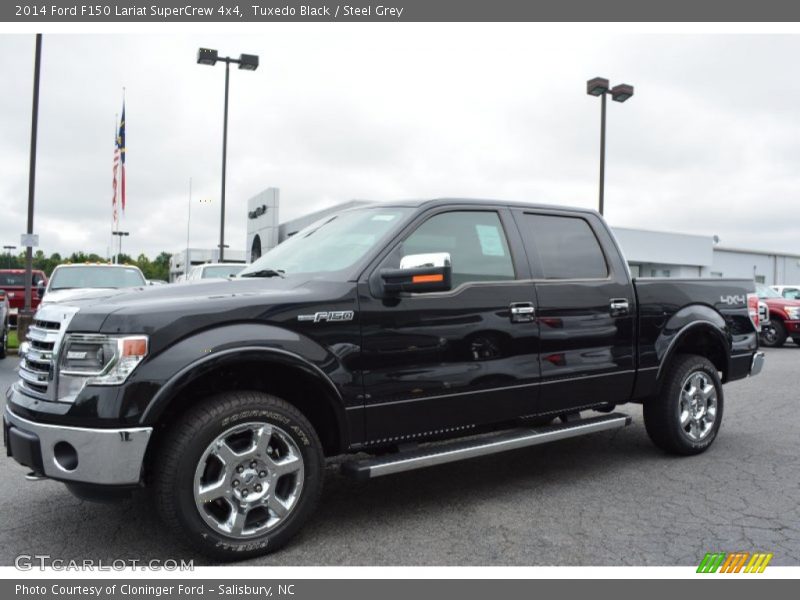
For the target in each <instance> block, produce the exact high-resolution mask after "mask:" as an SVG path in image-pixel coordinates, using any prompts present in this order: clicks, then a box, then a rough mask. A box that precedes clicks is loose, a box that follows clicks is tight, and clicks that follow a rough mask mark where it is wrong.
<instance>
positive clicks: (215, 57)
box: [197, 48, 258, 262]
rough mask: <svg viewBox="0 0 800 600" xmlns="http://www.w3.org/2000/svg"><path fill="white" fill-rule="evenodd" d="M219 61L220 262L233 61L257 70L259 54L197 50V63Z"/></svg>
mask: <svg viewBox="0 0 800 600" xmlns="http://www.w3.org/2000/svg"><path fill="white" fill-rule="evenodd" d="M217 62H224V63H225V108H224V114H223V121H222V193H221V194H220V219H219V262H223V260H224V252H225V171H226V167H227V158H228V87H229V80H230V66H231V63H234V64H237V65H239V70H241V71H255V70H256V69H257V68H258V56H256V55H255V54H240V55H239V58H232V57H230V56H220V55H219V53H218V52H217V51H216V50H212V49H210V48H200V49H199V50H198V51H197V64H198V65H207V66H209V67H213V66H214V65H216V64H217Z"/></svg>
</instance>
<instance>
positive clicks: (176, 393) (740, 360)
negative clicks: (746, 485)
mask: <svg viewBox="0 0 800 600" xmlns="http://www.w3.org/2000/svg"><path fill="white" fill-rule="evenodd" d="M752 292H753V282H752V281H746V280H724V279H696V280H689V279H672V280H668V279H665V280H657V279H637V280H635V281H632V280H631V276H630V273H629V270H628V267H627V265H626V262H625V260H624V258H623V256H622V253H621V251H620V249H619V247H618V246H617V244H616V242H615V240H614V238H613V236H612V234H611V232H610V230H609V229H608V227H607V226H606V224H605V223H604V221H603V220H602V218H601V217H600V216H599V215H598V214H597V213H595V212H593V211H588V210H579V209H566V208H556V207H546V206H537V205H527V204H514V203H508V202H494V201H491V202H489V201H475V200H471V201H468V200H433V201H425V202H402V203H397V204H375V205H367V206H365V207H361V208H356V209H352V210H349V211H345V212H341V213H339V214H338V215H335V216H331V217H327V218H325V219H323V220H322V221H320V222H317V223H315V224H314V225H312V226H310V227H308V228H307V229H305V230H303V231H300V232H299V233H297V234H296V235H294V236H293V237H291V238H289V239H288V240H287V241H285V242H283V243H282V244H280V245H279V246H277V247H276V248H274V249H272V250H270V251H269V252H267V253H266V254H264V255H263V256H262V257H261V258H260V259H258V260H257V261H255V262H254V263H253V264H251V265H250V266H248V267H247V268H245V269H244V271H242V272H241V274H240V276H239V277H238V278H236V279H233V280H228V281H224V280H218V281H211V282H196V283H188V284H178V285H172V286H160V287H154V288H147V289H139V290H135V291H130V290H128V291H125V290H120V291H119V293H117V294H116V295H111V296H107V297H105V298H103V299H100V300H97V299H95V300H86V301H81V302H76V303H74V304H70V303H65V304H54V305H51V306H47V305H45V306H43V307H42V308H41V309H40V310H39V312H38V313H37V315H36V319H35V324H34V326H33V327H31V329H30V333H29V343H28V344H26V345H25V347H23V348H22V351H21V355H22V358H21V362H20V367H19V375H20V379H19V381H18V382H17V383H15V384H14V385H13V386H12V387H11V388H10V389H9V391H8V392H7V404H6V408H5V412H4V423H5V427H4V429H5V440H6V446H7V449H8V452H9V454H10V455H11V456H12V457H13V458H14V459H15V460H16V461H18V462H19V463H22V464H23V465H26V466H27V467H28V468H29V469H30V471H31V473H30V474H29V477H30V478H40V477H46V478H52V479H56V480H60V481H63V482H64V483H66V484H67V486H68V487H69V488H70V489H71V490H72V491H73V492H75V493H76V494H78V495H80V496H83V497H94V496H111V495H114V494H123V493H125V492H128V491H129V490H130V489H132V488H134V487H138V486H144V487H147V488H150V489H151V490H152V493H153V495H154V497H155V502H156V505H157V506H158V509H159V511H160V513H161V516H162V517H163V519H164V520H165V522H166V523H167V524H168V525H169V526H170V527H171V528H172V529H174V530H175V531H176V532H177V533H178V535H179V536H181V537H182V539H183V540H184V541H185V542H186V543H188V544H191V545H193V546H194V547H196V548H198V549H200V550H202V551H204V552H206V553H207V554H209V555H212V556H215V557H218V558H221V559H235V558H244V557H247V556H253V555H257V554H263V553H265V552H268V551H270V550H274V549H276V548H278V547H280V546H281V545H282V544H284V543H285V542H286V541H287V540H288V539H289V538H290V537H291V536H292V535H293V534H294V533H295V532H297V530H298V529H299V528H300V526H301V525H302V524H303V522H304V521H306V519H307V518H308V517H309V515H310V513H311V512H312V510H313V509H314V506H315V504H316V503H317V500H318V498H319V497H320V491H321V486H322V482H323V474H324V471H325V459H326V457H331V456H336V455H343V454H350V455H353V456H350V457H348V458H346V459H345V460H343V461H342V471H343V472H344V473H345V474H347V475H349V476H352V477H355V478H360V479H366V478H370V477H377V476H382V475H388V474H391V473H397V472H399V471H404V470H408V469H414V468H419V467H427V466H431V465H437V464H441V463H445V462H450V461H454V460H459V459H465V458H470V457H474V456H478V455H485V454H490V453H494V452H500V451H504V450H510V449H514V448H520V447H524V446H532V445H535V444H540V443H544V442H550V441H555V440H560V439H564V438H568V437H572V436H578V435H583V434H588V433H592V432H597V431H603V430H608V429H612V428H616V427H622V426H624V425H626V424H627V423H628V422H629V421H630V418H629V417H628V416H627V415H624V414H619V413H614V412H612V411H613V410H614V408H615V407H616V406H618V405H620V404H624V403H627V402H636V403H641V404H643V411H644V424H645V426H646V428H647V432H648V434H649V435H650V437H651V438H652V440H653V442H655V444H656V445H657V446H659V447H660V448H662V449H663V450H665V451H667V452H670V453H675V454H683V455H689V454H696V453H699V452H702V451H704V450H706V449H707V448H708V447H709V446H710V445H711V444H712V442H713V441H714V439H715V437H716V436H717V434H718V431H719V427H720V422H721V420H722V413H723V388H722V384H723V383H725V382H727V381H733V380H736V379H741V378H743V377H746V376H747V375H754V374H756V373H758V371H760V370H761V367H762V364H763V360H764V356H763V354H762V353H761V352H758V338H757V335H758V331H757V330H758V299H757V297H756V296H755V294H753V293H752ZM581 411H583V412H582V413H581ZM591 411H596V412H594V413H593V412H591ZM431 442H435V443H431ZM23 509H24V507H23Z"/></svg>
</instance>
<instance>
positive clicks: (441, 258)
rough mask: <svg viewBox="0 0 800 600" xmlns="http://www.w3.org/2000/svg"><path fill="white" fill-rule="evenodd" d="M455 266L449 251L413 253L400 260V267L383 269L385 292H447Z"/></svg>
mask: <svg viewBox="0 0 800 600" xmlns="http://www.w3.org/2000/svg"><path fill="white" fill-rule="evenodd" d="M452 275H453V268H452V266H451V265H450V254H449V253H448V252H435V253H429V254H411V255H409V256H404V257H403V258H402V259H401V260H400V268H399V269H384V270H382V271H381V282H382V287H383V292H384V293H385V294H387V295H394V294H399V293H401V292H413V293H423V292H446V291H448V290H449V289H450V287H451V280H452Z"/></svg>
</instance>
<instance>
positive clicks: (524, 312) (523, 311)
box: [510, 302, 536, 323]
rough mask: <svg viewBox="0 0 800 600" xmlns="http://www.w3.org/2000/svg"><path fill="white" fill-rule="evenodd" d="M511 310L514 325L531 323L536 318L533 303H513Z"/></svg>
mask: <svg viewBox="0 0 800 600" xmlns="http://www.w3.org/2000/svg"><path fill="white" fill-rule="evenodd" d="M510 309H511V322H512V323H530V322H531V321H533V320H534V319H535V318H536V309H535V308H534V306H533V302H512V303H511V306H510Z"/></svg>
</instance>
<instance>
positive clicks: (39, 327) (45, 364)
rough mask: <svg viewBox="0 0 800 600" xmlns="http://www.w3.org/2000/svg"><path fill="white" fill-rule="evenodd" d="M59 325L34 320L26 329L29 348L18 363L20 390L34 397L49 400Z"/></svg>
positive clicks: (55, 322)
mask: <svg viewBox="0 0 800 600" xmlns="http://www.w3.org/2000/svg"><path fill="white" fill-rule="evenodd" d="M60 328H61V323H58V322H57V321H42V320H35V321H34V322H33V324H32V325H31V326H30V328H29V329H28V342H29V348H28V350H27V352H25V355H24V356H23V357H22V359H21V360H20V363H19V377H20V383H21V385H22V388H23V389H24V390H25V391H27V392H29V393H31V394H32V395H34V396H38V397H42V398H48V399H49V398H50V397H51V396H52V394H50V393H49V392H50V386H51V384H52V383H53V369H54V366H53V364H54V358H53V356H54V351H55V346H56V342H57V341H58V338H59V336H60Z"/></svg>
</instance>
